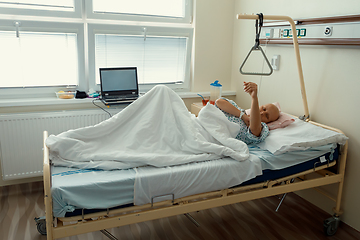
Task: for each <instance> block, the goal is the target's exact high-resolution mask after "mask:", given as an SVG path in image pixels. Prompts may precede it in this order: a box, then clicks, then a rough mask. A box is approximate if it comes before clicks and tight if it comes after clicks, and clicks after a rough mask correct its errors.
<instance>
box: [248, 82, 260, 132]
mask: <svg viewBox="0 0 360 240" xmlns="http://www.w3.org/2000/svg"><path fill="white" fill-rule="evenodd" d="M244 91H245V92H247V93H249V95H250V96H251V109H250V126H249V128H250V131H251V133H252V134H254V135H255V136H257V137H258V136H260V133H261V130H262V125H261V117H260V110H259V100H258V97H257V85H256V84H255V83H253V82H244Z"/></svg>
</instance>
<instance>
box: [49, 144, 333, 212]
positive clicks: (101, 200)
mask: <svg viewBox="0 0 360 240" xmlns="http://www.w3.org/2000/svg"><path fill="white" fill-rule="evenodd" d="M249 151H250V159H252V161H253V162H251V161H250V162H247V161H244V162H238V161H234V160H232V159H230V158H225V159H220V160H211V161H205V162H198V163H190V164H188V165H187V166H186V168H184V165H182V166H172V167H165V168H161V169H159V168H154V170H153V171H154V172H158V171H159V170H160V171H162V172H161V173H162V175H164V176H166V175H169V174H174V173H182V172H183V171H184V169H186V171H187V174H190V175H192V176H193V179H191V184H192V186H200V187H199V189H202V191H203V192H207V191H210V190H211V191H213V190H220V189H214V186H220V185H221V184H222V187H224V188H230V187H234V186H238V185H240V184H251V183H255V182H260V181H266V180H269V179H276V178H278V177H279V176H280V177H281V176H286V175H290V174H292V173H293V172H295V173H296V172H301V171H304V170H307V169H311V168H313V167H314V162H319V161H320V158H321V159H324V158H325V159H326V161H325V162H324V164H326V163H327V160H329V161H333V160H336V159H337V157H338V154H337V145H336V144H328V145H325V146H320V147H314V148H311V149H308V150H306V151H303V150H302V151H293V152H288V153H284V154H280V155H273V154H272V153H270V152H269V151H267V150H263V149H261V148H259V147H257V146H249ZM256 162H259V163H260V164H259V167H260V169H257V168H256V169H253V170H252V171H248V172H252V174H245V175H244V176H242V177H241V178H239V176H238V174H237V172H236V171H233V170H234V169H236V168H237V169H240V168H243V169H244V171H247V170H248V169H250V168H254V166H255V165H256V164H254V163H256ZM319 165H320V164H317V165H316V166H319ZM150 170H151V169H150ZM259 171H260V172H259ZM199 172H205V173H208V174H198V173H199ZM150 173H151V172H150ZM137 174H139V172H138V171H136V168H135V169H126V170H112V171H105V170H94V169H92V170H86V169H75V168H68V167H52V197H53V212H54V216H55V217H64V216H70V215H74V214H77V210H79V209H80V210H81V209H90V210H91V209H107V208H113V207H118V206H129V205H132V204H133V203H134V191H135V189H134V186H135V179H137V178H138V177H139V176H138V175H137ZM150 175H151V174H150ZM180 176H182V175H180ZM226 179H229V180H226ZM233 179H236V181H234V180H233ZM224 180H226V181H225V182H224ZM239 181H240V182H239ZM219 182H221V184H219ZM184 184H186V182H184ZM153 185H154V184H153ZM158 185H159V184H158ZM182 188H183V189H187V191H185V193H184V194H183V196H186V194H188V195H191V194H194V193H193V192H191V187H189V186H182ZM209 189H210V190H209ZM198 193H200V192H198ZM195 194H196V193H195ZM80 212H81V211H80Z"/></svg>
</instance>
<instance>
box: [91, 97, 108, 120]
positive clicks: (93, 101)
mask: <svg viewBox="0 0 360 240" xmlns="http://www.w3.org/2000/svg"><path fill="white" fill-rule="evenodd" d="M96 100H99V101H101V99H99V98H95V99H93V100H92V103H93V104H94V105H95V106H97V107H98V108H100V109H101V110H103V111H104V112H106V113H107V114H109V116H110V117H112V115H111V113H110V112H108V111H106V110H105V109H104V108H102V107H101V106H99V105H96V104H95V101H96ZM101 102H102V101H101Z"/></svg>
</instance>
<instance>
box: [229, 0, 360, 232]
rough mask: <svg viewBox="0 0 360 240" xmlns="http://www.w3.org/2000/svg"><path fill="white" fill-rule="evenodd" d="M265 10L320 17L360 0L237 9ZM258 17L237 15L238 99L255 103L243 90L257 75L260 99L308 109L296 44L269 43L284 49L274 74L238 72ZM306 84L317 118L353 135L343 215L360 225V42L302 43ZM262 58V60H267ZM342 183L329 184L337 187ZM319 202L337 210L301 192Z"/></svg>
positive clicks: (244, 3) (262, 2) (353, 10)
mask: <svg viewBox="0 0 360 240" xmlns="http://www.w3.org/2000/svg"><path fill="white" fill-rule="evenodd" d="M260 12H262V13H263V14H264V15H287V16H290V17H292V18H294V19H296V18H314V17H327V16H337V15H348V14H359V12H360V1H358V0H343V1H326V0H318V1H313V0H303V1H300V2H299V1H288V0H272V1H268V0H236V1H235V11H234V16H235V15H236V14H237V13H260ZM254 37H255V27H254V21H251V20H235V24H234V47H233V68H232V81H233V84H234V85H236V90H237V98H236V100H237V102H238V103H240V105H241V106H243V107H249V106H250V105H249V104H250V99H249V98H248V96H247V95H246V94H245V93H244V92H243V91H242V87H241V84H240V83H241V82H242V81H254V82H256V83H258V84H259V85H261V88H260V96H259V98H260V104H262V103H267V102H273V101H278V102H280V104H281V106H282V110H283V111H284V112H288V113H292V114H295V115H298V116H299V115H303V105H302V100H301V94H300V88H299V82H298V75H297V74H298V73H297V69H296V62H295V55H294V50H293V48H292V46H283V45H276V46H270V45H268V46H266V47H264V50H266V53H267V55H268V57H269V58H271V57H272V56H273V55H278V54H279V55H280V56H281V60H280V71H276V72H274V74H273V75H272V76H270V77H263V78H262V79H260V77H254V76H242V75H240V74H239V72H238V67H239V66H240V65H241V63H242V61H243V59H244V58H245V56H246V54H247V52H248V51H249V50H250V47H252V46H253V44H254ZM300 55H301V59H302V63H303V72H304V79H305V86H306V90H307V97H308V105H309V111H310V116H311V119H312V120H314V121H317V122H320V123H323V124H326V125H329V126H332V127H335V128H339V129H341V130H342V131H344V132H345V134H346V135H347V136H348V137H349V138H350V140H349V151H348V160H347V167H346V176H345V185H344V192H343V199H342V200H343V201H342V209H343V210H344V214H343V215H342V216H341V219H342V220H343V221H344V222H346V223H347V224H349V225H350V226H352V227H354V228H356V229H357V230H360V221H359V215H360V208H359V207H358V203H359V202H360V192H359V191H358V183H359V182H360V174H359V173H358V171H359V170H360V161H359V160H358V159H359V158H360V148H359V144H360V129H359V128H360V127H359V123H358V122H359V119H360V111H358V109H357V104H358V103H360V94H359V89H360V46H356V47H354V46H353V47H351V46H303V45H302V46H300ZM261 64H262V63H259V65H261ZM335 189H337V185H330V186H328V187H326V188H325V190H326V191H328V192H330V193H331V194H334V193H336V191H334V190H335ZM299 194H300V195H301V196H303V197H305V198H306V199H308V200H310V201H312V202H313V203H315V204H316V205H318V206H319V207H321V208H323V209H324V210H326V211H328V212H329V213H333V212H332V211H331V209H332V207H334V206H335V204H334V203H333V202H332V201H329V200H327V198H326V199H325V198H323V197H322V196H321V195H320V194H318V193H317V192H315V191H313V190H306V191H302V192H301V193H299Z"/></svg>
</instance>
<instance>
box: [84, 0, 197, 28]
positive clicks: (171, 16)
mask: <svg viewBox="0 0 360 240" xmlns="http://www.w3.org/2000/svg"><path fill="white" fill-rule="evenodd" d="M90 2H91V4H90V5H89V7H88V8H87V9H86V10H87V16H89V17H90V18H103V19H120V20H134V21H150V22H178V23H190V22H191V11H192V8H191V6H192V1H191V0H172V1H169V0H152V1H146V0H132V1H128V0H117V1H114V0H90Z"/></svg>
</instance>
